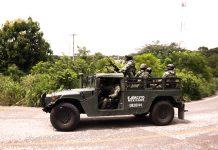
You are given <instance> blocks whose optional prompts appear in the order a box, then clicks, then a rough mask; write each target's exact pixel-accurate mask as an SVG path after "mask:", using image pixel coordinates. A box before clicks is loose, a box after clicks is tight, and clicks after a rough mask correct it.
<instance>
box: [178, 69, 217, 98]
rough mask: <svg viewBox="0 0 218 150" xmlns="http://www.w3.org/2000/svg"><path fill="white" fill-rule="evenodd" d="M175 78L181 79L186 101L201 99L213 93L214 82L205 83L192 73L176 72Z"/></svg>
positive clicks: (185, 71)
mask: <svg viewBox="0 0 218 150" xmlns="http://www.w3.org/2000/svg"><path fill="white" fill-rule="evenodd" d="M177 76H178V77H180V78H182V88H183V93H184V97H185V100H186V101H189V100H197V99H201V98H202V97H206V96H209V95H212V94H214V93H215V89H216V83H215V82H207V81H206V80H205V79H204V78H199V77H198V76H197V75H195V74H194V73H193V72H192V71H187V70H185V69H183V70H182V71H181V72H177Z"/></svg>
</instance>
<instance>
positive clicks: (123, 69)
mask: <svg viewBox="0 0 218 150" xmlns="http://www.w3.org/2000/svg"><path fill="white" fill-rule="evenodd" d="M131 65H132V62H127V64H126V65H125V66H123V68H121V69H120V72H125V71H126V70H127V69H128V68H129V67H130V66H131Z"/></svg>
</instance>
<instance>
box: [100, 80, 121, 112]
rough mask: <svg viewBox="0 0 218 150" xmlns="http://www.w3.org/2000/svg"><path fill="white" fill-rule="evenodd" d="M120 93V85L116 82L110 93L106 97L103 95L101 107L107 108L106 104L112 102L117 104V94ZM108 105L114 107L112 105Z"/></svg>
mask: <svg viewBox="0 0 218 150" xmlns="http://www.w3.org/2000/svg"><path fill="white" fill-rule="evenodd" d="M119 93H120V86H119V85H118V84H117V85H115V86H114V87H112V88H111V90H110V93H109V95H108V97H105V98H104V99H103V101H102V105H101V109H106V108H108V104H110V105H111V104H114V103H115V105H116V106H117V103H118V100H119V99H118V98H117V97H118V95H119ZM110 107H114V106H113V105H112V106H110Z"/></svg>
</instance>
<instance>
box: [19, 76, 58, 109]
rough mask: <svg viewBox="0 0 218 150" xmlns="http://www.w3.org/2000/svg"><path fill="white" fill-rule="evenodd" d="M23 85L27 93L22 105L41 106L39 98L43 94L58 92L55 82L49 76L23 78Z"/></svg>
mask: <svg viewBox="0 0 218 150" xmlns="http://www.w3.org/2000/svg"><path fill="white" fill-rule="evenodd" d="M21 85H22V87H24V91H25V97H24V98H23V101H22V102H21V104H22V105H27V106H39V97H40V95H41V94H42V93H43V92H53V91H55V90H56V89H55V88H54V87H55V81H54V80H52V79H51V76H49V75H48V74H36V75H27V76H25V77H23V78H22V81H21Z"/></svg>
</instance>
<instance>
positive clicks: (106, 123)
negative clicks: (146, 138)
mask: <svg viewBox="0 0 218 150" xmlns="http://www.w3.org/2000/svg"><path fill="white" fill-rule="evenodd" d="M147 125H152V122H151V120H150V119H149V118H148V117H141V118H137V117H135V116H122V117H120V116H119V117H114V116H113V117H97V118H96V117H95V118H81V121H80V123H79V128H78V130H86V129H97V130H101V129H110V128H129V127H140V126H147Z"/></svg>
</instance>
